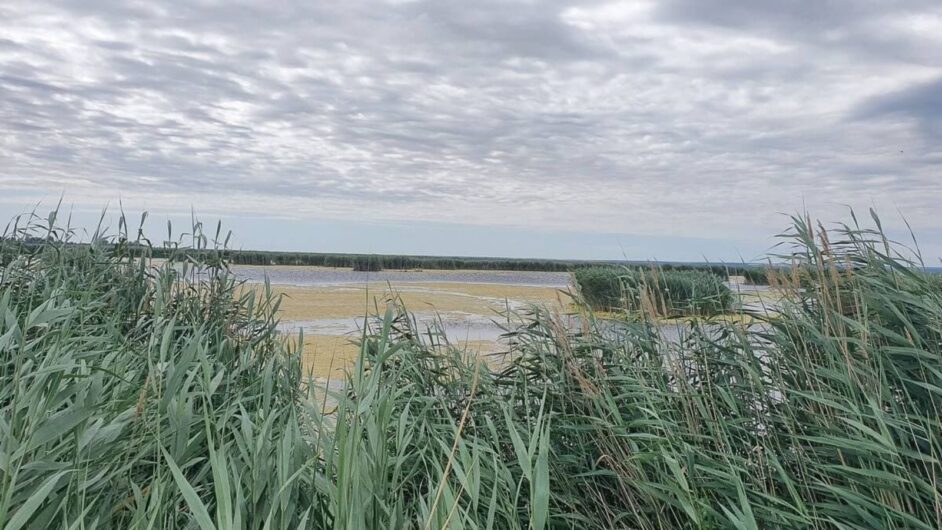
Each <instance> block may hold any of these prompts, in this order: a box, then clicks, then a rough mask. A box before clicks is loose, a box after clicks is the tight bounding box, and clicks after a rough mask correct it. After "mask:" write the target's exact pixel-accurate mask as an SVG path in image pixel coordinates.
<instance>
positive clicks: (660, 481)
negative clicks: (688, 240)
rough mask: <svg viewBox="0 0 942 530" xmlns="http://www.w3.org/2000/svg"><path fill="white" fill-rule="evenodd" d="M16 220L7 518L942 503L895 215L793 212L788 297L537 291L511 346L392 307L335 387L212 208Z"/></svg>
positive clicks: (889, 520)
mask: <svg viewBox="0 0 942 530" xmlns="http://www.w3.org/2000/svg"><path fill="white" fill-rule="evenodd" d="M15 233H16V235H18V236H21V237H23V236H26V235H30V236H31V237H34V238H35V237H38V238H40V239H42V240H44V241H45V243H43V244H42V245H39V246H30V248H29V249H28V251H24V249H23V247H17V249H16V251H15V252H14V251H13V250H10V247H7V248H5V249H3V252H0V255H3V256H5V258H4V265H3V269H2V272H0V378H2V384H0V407H2V416H0V525H3V528H5V529H17V528H200V529H202V530H206V529H210V528H286V529H287V528H501V529H502V528H536V529H541V528H600V529H601V528H763V529H764V528H927V529H928V528H938V527H940V526H942V524H940V517H942V489H940V485H939V482H938V478H937V477H938V476H939V475H940V472H942V469H940V468H942V466H940V462H939V456H940V439H942V428H940V427H942V425H940V415H939V407H940V404H942V403H940V399H942V398H940V396H942V357H940V354H942V293H940V292H939V290H938V289H937V288H936V286H935V285H934V284H933V283H932V282H933V280H931V279H930V278H928V277H927V276H926V275H925V274H923V273H921V272H919V271H918V270H917V269H916V268H915V267H914V265H917V264H914V263H909V262H907V261H905V260H904V258H903V257H902V256H900V255H896V254H893V248H894V247H893V246H891V245H890V244H889V243H888V242H886V241H885V240H884V239H883V238H882V236H881V234H880V233H879V232H874V231H868V230H863V229H859V228H857V227H843V228H841V229H838V230H837V231H835V232H833V233H831V234H830V235H831V239H829V237H828V234H826V233H824V232H821V231H819V230H814V229H813V227H812V225H811V224H810V223H809V222H807V221H805V220H803V219H795V226H794V227H793V230H792V231H791V232H790V233H789V235H788V236H787V237H788V242H790V243H791V244H792V250H793V252H792V253H791V254H790V256H789V257H790V258H791V260H792V261H793V262H794V263H795V265H796V266H795V267H794V268H793V269H792V270H791V271H788V273H786V274H782V275H780V276H779V277H777V278H774V281H775V282H776V284H777V287H778V288H779V289H781V290H782V291H783V292H784V293H785V295H784V299H783V300H782V302H781V305H780V307H779V308H778V313H779V315H778V317H777V318H775V319H774V320H773V319H764V318H763V317H762V315H754V316H753V318H754V319H755V320H756V322H755V323H754V324H750V325H746V324H743V323H741V322H729V321H725V320H693V321H691V322H690V324H689V326H688V327H687V328H686V332H685V333H683V334H682V335H681V336H680V337H679V338H676V337H667V336H664V335H663V332H662V329H661V328H660V327H659V326H657V325H656V323H655V322H654V321H653V320H651V319H645V318H644V317H643V316H642V317H641V318H638V319H634V320H626V321H624V322H620V323H619V324H618V325H617V326H615V325H612V323H611V322H609V321H605V322H603V321H598V322H597V321H595V320H593V319H592V318H591V313H590V312H586V313H585V317H584V318H583V319H582V320H581V321H580V322H579V325H577V326H573V325H571V324H569V323H567V322H565V321H564V319H563V318H562V317H560V316H558V315H553V314H550V313H548V312H546V311H545V310H543V309H540V308H539V307H535V308H534V309H533V311H532V312H530V313H528V314H524V315H519V318H521V319H522V320H523V322H522V325H521V326H520V327H519V328H517V329H515V330H513V331H512V332H511V333H510V334H509V337H508V338H509V340H510V341H511V343H512V346H511V351H510V353H509V356H510V358H509V359H508V360H507V362H505V363H503V364H502V366H503V367H502V368H501V369H499V370H496V369H492V368H488V366H487V365H486V364H485V363H482V362H481V361H480V359H477V358H475V357H474V356H472V355H468V354H466V353H464V352H462V351H461V350H460V349H456V348H451V347H449V346H448V344H447V343H445V341H444V338H442V337H441V336H440V335H437V334H436V333H434V331H431V332H429V331H426V330H418V329H416V327H417V326H415V325H414V323H413V322H412V321H411V319H410V318H409V316H408V314H405V313H403V312H401V311H399V310H398V309H397V308H396V306H395V305H390V306H389V307H388V308H387V309H386V312H385V315H383V318H382V319H381V320H380V322H381V323H380V324H379V325H378V326H376V327H375V328H374V329H371V330H369V331H368V332H367V333H364V336H363V339H362V345H361V351H360V355H359V358H358V360H357V363H356V366H355V368H354V369H352V370H351V371H350V374H349V376H348V380H347V385H346V387H345V390H344V391H343V392H342V393H340V394H337V395H333V396H329V397H328V398H326V399H325V400H324V401H320V402H315V400H314V399H312V396H314V395H315V393H314V392H312V390H313V389H311V388H309V387H308V386H307V383H306V378H305V377H304V376H303V374H302V372H301V369H300V355H299V352H298V351H295V350H293V349H292V348H291V347H290V346H288V344H289V342H288V341H285V340H284V338H283V337H280V336H279V335H278V334H277V333H276V332H275V325H276V321H275V316H274V315H275V314H276V312H277V309H278V303H279V300H278V298H277V297H276V296H273V295H271V293H270V291H267V290H265V289H263V292H261V293H257V294H252V293H245V294H239V293H242V291H241V289H240V288H239V286H238V285H237V284H236V282H235V281H234V280H233V279H232V277H231V275H230V274H228V272H227V270H226V268H225V263H224V262H223V261H222V259H221V257H222V255H221V254H219V253H218V252H217V251H216V250H215V249H214V245H213V244H212V243H211V241H210V239H209V238H207V237H205V236H203V235H202V234H201V231H200V227H199V226H195V227H194V230H193V233H194V234H196V235H195V236H194V238H193V241H192V242H191V245H190V246H192V247H194V248H195V249H196V252H191V251H189V250H186V249H180V248H178V249H177V250H175V251H174V252H173V253H172V255H171V256H170V257H171V261H170V262H167V263H163V264H161V265H159V266H157V267H153V266H151V264H149V263H148V261H147V259H140V256H132V255H131V254H132V253H134V252H139V251H140V247H138V246H136V245H124V244H118V245H114V244H113V243H115V241H118V242H120V241H122V240H127V239H128V238H127V234H119V237H118V239H117V240H112V239H106V238H101V237H98V236H96V237H95V238H94V240H95V243H94V244H92V245H89V246H86V247H77V246H67V245H63V244H62V241H63V240H64V239H66V238H67V235H68V234H67V229H66V230H63V229H57V228H56V227H55V223H54V222H53V221H49V222H48V223H47V224H46V225H41V224H37V223H32V224H31V225H29V226H27V227H24V228H22V229H16V230H15ZM7 241H9V240H7ZM7 244H8V243H4V245H7ZM194 255H195V256H198V259H196V260H190V259H188V256H194ZM259 295H260V296H259ZM295 342H296V341H295Z"/></svg>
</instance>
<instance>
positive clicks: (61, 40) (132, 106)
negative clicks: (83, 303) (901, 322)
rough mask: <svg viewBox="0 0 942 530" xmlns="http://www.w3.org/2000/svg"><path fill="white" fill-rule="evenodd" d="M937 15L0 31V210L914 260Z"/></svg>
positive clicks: (384, 15)
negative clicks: (876, 233)
mask: <svg viewBox="0 0 942 530" xmlns="http://www.w3.org/2000/svg"><path fill="white" fill-rule="evenodd" d="M940 94H942V5H940V4H939V2H938V1H937V0H906V1H898V2H885V1H882V0H880V1H877V0H870V1H861V0H846V1H829V2H821V1H818V0H799V1H795V2H753V1H749V0H667V1H644V0H636V1H627V2H601V1H589V2H566V1H559V0H550V1H545V2H535V1H504V0H490V1H481V2H473V3H468V2H463V1H442V0H435V1H432V0H430V1H392V2H386V3H377V2H372V1H370V2H366V1H360V0H348V1H344V2H310V1H303V0H282V1H276V2H270V1H261V0H258V1H252V0H243V1H238V2H231V1H192V0H185V1H184V0H178V1H173V2H149V1H141V2H117V1H115V2H110V1H105V0H84V1H76V0H70V1H66V0H59V1H47V2H41V1H17V0H13V1H12V2H11V1H7V2H4V3H3V4H2V5H0V134H2V141H0V190H3V191H6V193H5V194H2V195H6V198H5V199H0V201H7V202H11V201H19V202H21V203H22V202H25V201H27V200H33V199H35V198H38V197H48V196H50V195H53V196H55V195H59V194H60V193H63V192H65V193H66V197H67V199H68V200H70V201H73V202H77V203H79V204H80V205H87V206H94V207H98V206H101V204H102V203H103V202H104V201H105V200H108V199H111V200H114V199H116V198H117V197H118V196H120V197H122V198H123V200H124V201H125V202H126V203H127V204H131V205H133V206H140V207H146V208H149V209H152V210H164V211H168V212H175V211H181V210H189V208H190V206H191V205H193V206H196V207H197V208H198V209H200V210H201V211H206V212H210V213H213V212H218V213H228V214H236V213H241V212H246V213H249V212H250V213H253V214H267V215H274V216H284V217H291V218H297V219H304V218H328V219H329V218H335V219H347V220H358V219H370V220H377V219H391V220H399V221H410V222H411V221H430V220H436V221H443V222H450V223H463V224H474V225H485V226H486V225H491V224H500V225H508V224H512V225H519V226H522V227H530V228H534V227H543V228H550V229H573V230H581V231H592V230H599V231H604V232H606V233H613V232H622V233H636V234H646V235H654V236H658V235H682V236H689V237H712V236H716V235H717V234H723V233H729V232H736V233H738V234H746V235H748V236H749V237H758V236H759V235H766V234H768V233H769V231H770V230H772V231H774V230H775V229H777V228H779V227H780V225H781V224H782V219H781V218H780V217H779V215H778V214H779V213H780V212H793V211H795V210H796V209H800V208H802V207H803V206H805V207H809V208H812V209H813V210H815V211H816V212H818V213H820V214H823V215H825V216H828V215H838V214H840V210H839V208H840V207H839V205H842V204H851V205H856V206H869V205H871V204H875V205H877V206H878V207H879V208H880V209H881V210H883V211H887V210H891V211H895V210H896V209H899V210H901V211H902V212H903V213H904V214H905V215H906V216H907V218H908V219H909V220H910V221H911V222H912V223H913V224H914V225H915V226H916V227H917V229H918V230H921V231H923V232H925V231H935V233H942V218H940V217H939V216H938V215H937V214H936V211H935V207H936V203H937V202H938V199H939V198H940V197H942V125H940V124H942V96H940Z"/></svg>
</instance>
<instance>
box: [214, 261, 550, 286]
mask: <svg viewBox="0 0 942 530" xmlns="http://www.w3.org/2000/svg"><path fill="white" fill-rule="evenodd" d="M232 271H233V272H234V273H235V274H236V276H237V277H239V278H242V279H244V280H248V281H250V282H261V281H264V280H265V276H266V275H267V276H268V278H269V280H270V281H271V283H273V284H283V285H308V286H312V285H344V284H364V283H366V282H383V283H385V282H393V283H396V282H432V283H441V282H459V283H498V284H508V285H530V286H543V287H566V286H568V285H569V273H568V272H538V271H475V270H461V271H440V270H422V271H399V270H384V271H379V272H365V271H353V270H350V269H329V268H320V267H264V266H252V265H233V266H232Z"/></svg>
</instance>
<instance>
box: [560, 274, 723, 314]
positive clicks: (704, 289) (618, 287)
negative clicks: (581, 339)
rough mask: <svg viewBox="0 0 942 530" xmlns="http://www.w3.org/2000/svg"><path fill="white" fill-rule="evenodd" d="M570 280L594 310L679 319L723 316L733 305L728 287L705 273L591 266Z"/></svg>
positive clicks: (715, 277) (712, 275)
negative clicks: (711, 315)
mask: <svg viewBox="0 0 942 530" xmlns="http://www.w3.org/2000/svg"><path fill="white" fill-rule="evenodd" d="M573 277H574V278H575V282H576V285H577V286H578V288H579V291H580V293H581V294H582V297H583V298H584V300H585V301H586V302H587V303H588V304H589V305H590V306H592V307H594V308H596V309H603V310H612V309H626V310H628V311H648V312H650V313H652V314H655V315H659V316H682V315H703V314H717V313H722V312H725V311H729V310H730V309H731V307H732V304H733V294H732V291H730V289H729V287H727V286H726V284H725V283H723V281H722V280H721V279H720V278H719V277H718V276H716V275H715V274H711V273H709V272H705V271H698V270H669V269H667V270H665V269H661V268H657V267H652V268H644V269H629V268H624V267H621V268H619V267H593V268H587V269H579V270H577V271H576V272H575V273H574V274H573Z"/></svg>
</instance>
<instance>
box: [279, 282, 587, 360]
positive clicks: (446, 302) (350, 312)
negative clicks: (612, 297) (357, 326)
mask: <svg viewBox="0 0 942 530" xmlns="http://www.w3.org/2000/svg"><path fill="white" fill-rule="evenodd" d="M272 290H273V291H274V292H275V293H277V294H283V295H285V296H284V299H283V301H282V305H281V312H280V316H281V319H282V321H285V322H290V321H307V320H317V319H336V318H350V319H355V318H362V317H363V316H364V315H367V314H376V313H382V312H383V311H384V309H385V301H386V300H388V299H390V298H393V297H395V298H398V299H399V300H401V302H402V304H403V305H404V306H405V308H406V309H407V310H409V311H435V312H439V313H445V312H452V311H454V312H462V313H471V314H475V315H481V316H484V317H494V316H496V315H497V312H499V311H501V310H504V309H506V308H507V305H508V303H509V304H510V305H511V306H512V307H513V306H517V307H519V306H520V305H521V304H541V305H544V306H548V307H550V308H553V307H555V308H562V307H564V306H565V305H566V304H567V303H568V301H569V298H568V296H567V295H566V294H565V291H566V290H565V289H563V290H561V289H558V288H555V287H543V286H527V285H511V284H496V283H459V282H399V283H394V284H386V283H381V282H373V283H369V284H358V285H342V286H312V287H303V286H292V285H273V286H272ZM355 339H356V336H354V335H346V336H345V335H339V336H338V335H313V334H312V335H308V334H305V336H304V350H303V351H304V364H305V369H306V370H310V371H312V372H313V374H314V375H315V376H318V377H327V378H334V377H338V375H339V374H340V373H342V371H343V370H344V369H345V368H348V367H349V366H351V365H352V363H353V360H354V359H355V358H356V354H357V348H356V346H355V345H354V340H355ZM457 345H458V346H460V347H463V348H467V349H468V350H470V351H478V352H489V351H494V350H496V349H497V348H498V347H497V345H496V344H495V343H493V342H490V341H465V342H459V343H458V344H457Z"/></svg>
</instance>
